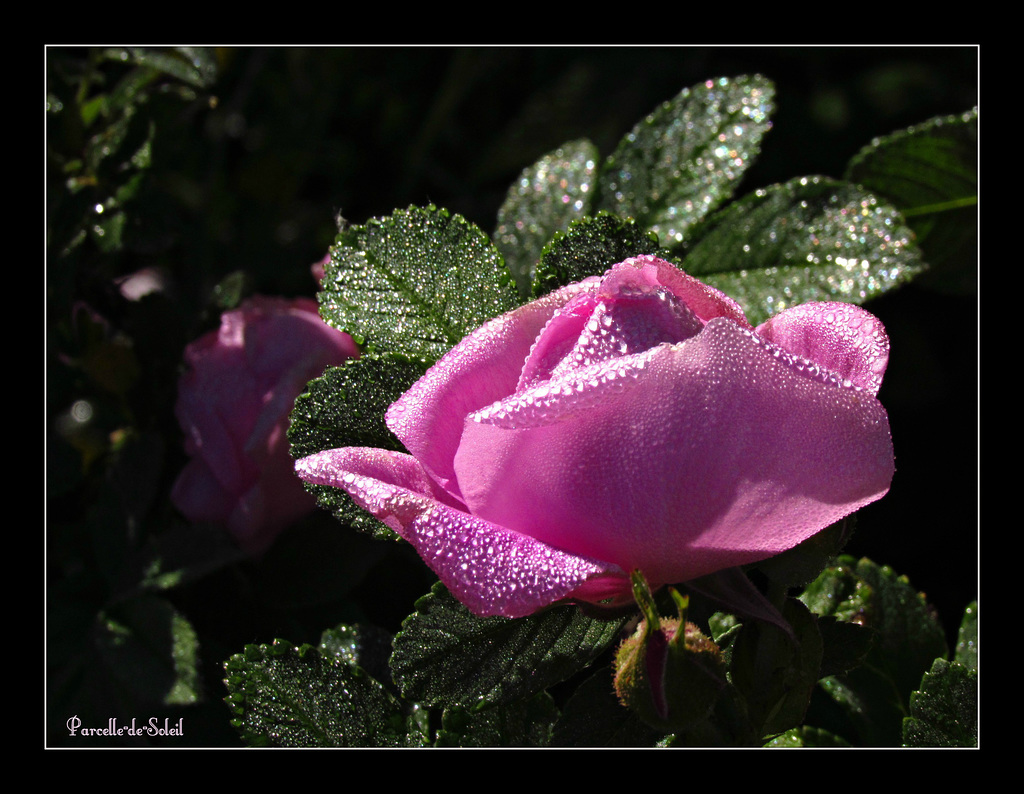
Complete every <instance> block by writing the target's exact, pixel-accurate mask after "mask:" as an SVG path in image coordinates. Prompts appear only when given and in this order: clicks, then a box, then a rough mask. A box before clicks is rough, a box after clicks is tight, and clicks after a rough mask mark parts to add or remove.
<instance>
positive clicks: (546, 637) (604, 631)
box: [391, 583, 625, 708]
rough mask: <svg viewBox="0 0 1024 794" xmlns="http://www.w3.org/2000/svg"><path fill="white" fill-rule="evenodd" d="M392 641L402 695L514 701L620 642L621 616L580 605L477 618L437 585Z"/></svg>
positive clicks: (453, 701) (448, 702)
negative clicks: (594, 613) (603, 616)
mask: <svg viewBox="0 0 1024 794" xmlns="http://www.w3.org/2000/svg"><path fill="white" fill-rule="evenodd" d="M416 610H417V611H416V612H415V613H414V614H412V615H410V616H409V617H408V618H406V620H405V622H404V623H403V624H402V630H401V631H400V632H399V633H398V635H397V636H396V637H395V653H394V655H393V656H392V658H391V669H392V673H393V675H394V677H395V681H396V683H397V684H398V686H399V688H400V689H401V691H402V694H403V695H404V696H405V697H406V698H408V699H410V700H415V701H416V702H418V703H422V704H423V705H426V706H455V705H459V706H465V707H471V708H483V707H485V706H487V705H499V704H503V703H512V702H514V701H517V700H523V699H525V698H529V697H532V696H533V695H535V694H536V693H538V692H540V691H542V690H544V689H546V688H548V687H549V686H552V685H553V684H556V683H558V682H560V681H564V680H565V679H566V678H568V677H569V676H571V675H573V674H574V673H576V672H578V671H579V670H581V669H583V668H584V667H586V666H587V665H588V664H590V663H591V662H592V661H593V660H594V659H595V658H596V657H597V656H598V655H600V654H601V653H602V652H603V651H604V650H605V649H607V648H608V647H609V646H610V645H611V644H612V643H613V642H615V640H616V639H617V638H618V635H619V630H620V629H621V628H622V626H623V625H624V624H625V618H618V619H613V620H598V619H595V618H590V617H586V616H585V615H584V614H583V613H582V612H581V611H580V610H579V608H578V607H575V606H565V607H556V608H554V609H550V610H547V611H544V612H540V613H538V614H536V615H531V616H530V617H526V618H516V619H511V618H501V617H492V618H479V617H476V616H475V615H473V614H472V613H471V612H470V611H469V610H468V609H466V608H465V607H464V606H463V605H462V604H460V603H459V602H458V601H456V600H455V598H454V597H453V596H452V595H451V594H450V593H449V592H448V591H447V590H446V589H445V588H444V587H443V586H442V585H441V584H440V583H438V584H436V585H434V588H433V589H432V590H431V592H430V593H429V594H428V595H426V596H424V597H423V598H421V599H420V600H419V601H418V602H417V604H416Z"/></svg>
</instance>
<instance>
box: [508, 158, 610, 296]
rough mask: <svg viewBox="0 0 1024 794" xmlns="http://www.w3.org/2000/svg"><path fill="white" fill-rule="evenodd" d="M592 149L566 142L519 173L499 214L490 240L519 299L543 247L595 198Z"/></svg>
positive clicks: (529, 279)
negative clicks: (510, 278)
mask: <svg viewBox="0 0 1024 794" xmlns="http://www.w3.org/2000/svg"><path fill="white" fill-rule="evenodd" d="M597 158H598V152H597V147H596V146H594V144H592V143H591V142H590V141H588V140H579V141H570V142H569V143H566V144H564V145H563V146H561V147H559V148H558V149H556V150H555V151H553V152H550V153H549V154H546V155H544V156H543V157H542V158H540V160H538V161H537V162H536V163H534V164H533V165H531V166H529V167H528V168H525V169H523V172H522V173H521V174H520V175H519V178H518V179H517V180H516V181H515V182H513V183H512V186H511V187H510V188H509V190H508V194H507V195H506V196H505V202H504V203H503V204H502V205H501V209H499V210H498V226H497V228H496V229H495V231H494V235H493V236H492V239H493V240H494V245H495V246H496V247H497V248H498V250H499V251H500V252H501V255H502V256H503V257H504V258H505V264H506V265H507V266H508V269H509V272H510V273H511V274H512V277H513V278H514V279H515V280H516V285H517V286H518V288H519V292H520V294H522V295H528V294H529V291H530V285H531V284H532V283H533V273H534V270H535V269H536V267H537V262H538V261H539V260H540V255H541V252H542V251H543V249H544V246H545V244H546V243H547V242H548V241H549V240H550V239H551V238H552V237H553V236H554V234H555V232H564V231H565V230H566V229H568V228H569V224H570V223H571V222H572V221H574V220H577V219H578V218H581V217H583V216H584V215H585V214H587V211H588V210H589V208H590V203H591V200H592V198H593V195H594V180H595V177H596V172H597V166H596V163H597Z"/></svg>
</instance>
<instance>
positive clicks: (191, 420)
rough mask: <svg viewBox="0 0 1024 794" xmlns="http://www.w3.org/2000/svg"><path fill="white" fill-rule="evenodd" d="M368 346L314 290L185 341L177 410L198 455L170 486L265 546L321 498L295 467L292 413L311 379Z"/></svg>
mask: <svg viewBox="0 0 1024 794" xmlns="http://www.w3.org/2000/svg"><path fill="white" fill-rule="evenodd" d="M358 354H359V351H358V349H357V348H356V345H355V343H354V342H353V341H352V339H351V338H350V337H349V336H348V334H343V333H341V332H340V331H336V330H335V329H333V328H331V327H330V326H328V325H326V324H325V323H324V322H323V321H322V320H321V319H320V315H319V312H318V310H317V303H316V301H314V300H310V299H307V298H299V299H296V300H285V299H283V298H259V297H257V298H252V299H251V300H248V301H246V302H245V303H243V304H242V306H241V307H239V308H238V309H236V310H234V311H230V312H226V313H224V314H223V315H221V319H220V328H219V329H218V330H217V331H211V332H210V333H208V334H206V335H205V336H203V337H201V338H200V339H197V340H196V341H195V342H193V343H192V344H190V345H189V346H188V347H187V348H186V349H185V362H186V364H187V365H188V367H189V369H188V371H187V372H186V373H185V374H184V375H182V377H181V380H180V382H179V384H178V402H177V405H176V406H175V413H176V414H177V416H178V421H179V422H180V423H181V427H182V430H184V431H185V451H186V452H187V453H188V454H189V455H190V456H192V460H190V461H189V463H188V464H187V465H186V466H185V468H184V470H183V471H182V472H181V474H180V475H179V477H178V480H177V482H175V484H174V488H173V490H172V492H171V500H172V501H173V502H174V504H175V506H176V507H177V508H178V509H179V510H181V512H182V513H184V514H185V516H186V517H188V519H189V520H190V521H196V522H198V521H209V522H214V523H217V524H222V525H224V526H226V527H227V529H228V531H229V532H230V533H231V534H232V536H233V537H234V538H235V540H236V541H237V542H238V545H239V546H240V547H241V548H242V549H244V550H245V551H247V552H249V553H251V554H260V553H261V552H263V551H265V550H266V549H267V547H269V546H270V544H271V543H272V542H273V540H274V538H275V537H276V535H277V534H278V532H280V530H281V529H283V528H284V527H285V526H286V525H287V524H289V523H290V522H292V521H294V520H295V519H297V518H300V517H301V516H303V515H304V514H306V513H308V512H309V511H310V510H312V509H313V508H314V507H315V505H316V501H315V499H313V497H312V496H311V495H310V494H308V493H307V492H306V490H305V488H304V487H303V485H302V482H301V481H300V480H299V479H298V478H297V477H296V476H295V472H294V470H293V466H292V460H291V457H290V456H289V454H288V438H287V435H286V434H287V430H288V416H289V414H290V412H291V410H292V407H293V405H294V403H295V398H296V397H298V395H299V394H301V393H302V391H303V390H304V389H305V386H306V383H307V382H308V381H309V380H311V379H312V378H315V377H317V376H319V375H321V374H322V373H323V371H324V369H325V368H326V367H327V366H329V365H332V364H340V363H341V362H342V361H344V360H345V359H347V358H350V357H353V356H357V355H358Z"/></svg>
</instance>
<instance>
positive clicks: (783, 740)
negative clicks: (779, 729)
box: [765, 725, 850, 747]
mask: <svg viewBox="0 0 1024 794" xmlns="http://www.w3.org/2000/svg"><path fill="white" fill-rule="evenodd" d="M849 746H850V743H849V742H848V741H846V740H845V739H843V738H842V737H841V736H836V735H834V734H832V733H829V732H828V731H826V730H823V729H821V728H814V727H812V726H810V725H801V726H800V727H799V728H793V729H792V730H788V731H786V732H785V733H784V734H782V735H781V736H776V737H775V738H774V739H772V740H771V741H770V742H768V744H766V745H765V747H849Z"/></svg>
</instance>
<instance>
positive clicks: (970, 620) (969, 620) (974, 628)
mask: <svg viewBox="0 0 1024 794" xmlns="http://www.w3.org/2000/svg"><path fill="white" fill-rule="evenodd" d="M955 659H956V661H958V662H959V663H960V664H962V665H963V666H964V667H966V668H968V669H969V670H977V669H978V602H977V601H972V602H971V603H970V604H968V605H967V609H965V610H964V619H963V621H962V622H961V623H960V631H959V633H958V634H957V638H956V651H955Z"/></svg>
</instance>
